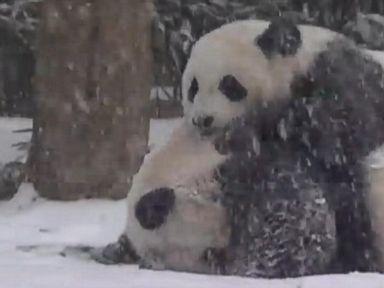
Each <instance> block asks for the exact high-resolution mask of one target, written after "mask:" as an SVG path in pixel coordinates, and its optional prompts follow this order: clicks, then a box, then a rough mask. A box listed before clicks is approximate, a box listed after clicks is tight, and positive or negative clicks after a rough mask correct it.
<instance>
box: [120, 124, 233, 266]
mask: <svg viewBox="0 0 384 288" xmlns="http://www.w3.org/2000/svg"><path fill="white" fill-rule="evenodd" d="M224 160H225V157H224V156H222V155H220V154H218V153H217V152H216V151H215V149H214V147H213V146H212V145H211V144H210V143H209V142H208V141H203V140H201V139H200V138H199V137H198V135H196V134H195V133H193V131H189V128H188V127H185V125H184V124H183V125H181V127H179V128H177V129H176V131H175V132H174V133H173V134H172V136H171V139H170V141H169V142H168V143H167V144H166V145H165V146H164V147H162V148H161V149H159V150H158V151H156V152H155V153H154V155H151V156H150V157H148V159H146V161H145V162H144V164H143V165H142V167H141V169H140V171H139V172H138V173H137V175H136V176H135V177H134V179H133V185H132V188H131V190H130V192H129V193H128V198H127V200H128V219H127V224H126V234H127V236H128V238H129V239H130V240H131V242H132V244H133V246H134V248H135V249H136V251H137V253H138V254H139V255H141V256H144V258H145V259H146V261H149V262H151V264H152V265H155V266H156V265H162V266H164V267H166V268H169V269H176V270H177V269H181V270H188V271H196V272H204V271H205V269H207V267H204V265H203V264H202V263H201V261H200V257H201V256H202V254H203V252H204V250H205V249H206V248H208V247H225V246H226V244H227V240H228V237H229V230H228V225H227V222H226V217H225V211H224V210H223V207H222V206H221V205H220V204H218V203H217V202H215V201H214V200H213V199H214V198H215V194H217V193H220V189H219V187H218V186H217V183H215V182H214V181H213V180H212V179H213V177H212V173H213V170H214V168H215V167H217V166H218V165H219V164H220V163H222V162H223V161H224ZM160 187H170V188H173V189H174V190H175V196H176V202H175V208H174V210H173V211H172V212H171V213H170V215H169V216H168V218H167V223H166V224H165V225H164V226H161V227H160V228H159V229H156V230H144V229H142V227H141V226H140V224H139V223H138V221H137V219H136V217H135V204H136V203H137V201H138V200H139V199H140V198H141V197H142V196H143V195H144V194H146V193H148V192H150V191H151V190H153V189H156V188H160ZM156 268H161V267H159V266H157V267H156Z"/></svg>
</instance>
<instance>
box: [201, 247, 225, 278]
mask: <svg viewBox="0 0 384 288" xmlns="http://www.w3.org/2000/svg"><path fill="white" fill-rule="evenodd" d="M228 260H229V255H228V251H227V250H226V249H224V248H208V249H206V250H205V251H204V253H203V255H202V261H203V262H204V263H206V265H207V266H208V267H209V269H210V271H211V272H212V273H215V274H226V264H227V263H228Z"/></svg>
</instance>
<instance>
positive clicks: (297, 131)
mask: <svg viewBox="0 0 384 288" xmlns="http://www.w3.org/2000/svg"><path fill="white" fill-rule="evenodd" d="M383 87H384V77H383V69H382V66H381V65H380V64H379V63H377V62H376V61H375V60H374V59H373V58H371V57H370V56H369V55H368V54H367V53H365V52H363V51H360V50H359V49H358V48H357V47H355V46H354V45H353V44H352V43H351V42H349V41H348V40H347V39H345V38H344V37H343V36H342V35H339V34H337V33H335V32H331V31H329V30H326V29H323V28H319V27H313V26H305V25H301V26H296V25H295V24H294V23H292V22H291V21H289V20H287V19H282V18H279V19H276V20H274V21H272V22H266V21H258V20H246V21H239V22H234V23H230V24H227V25H224V26H222V27H221V28H219V29H217V30H215V31H213V32H211V33H209V34H207V35H206V36H204V37H202V38H201V39H200V40H199V41H198V42H197V43H196V45H195V46H194V48H193V50H192V53H191V57H190V60H189V62H188V64H187V66H186V70H185V72H184V75H183V106H184V113H185V121H186V122H187V123H189V125H191V126H194V127H195V128H196V129H197V130H198V131H199V132H200V134H201V135H202V136H205V137H212V135H213V137H215V136H214V135H216V134H217V133H219V134H220V131H222V130H223V129H224V130H227V131H226V132H225V133H228V134H229V135H230V136H226V137H221V140H220V141H218V142H219V146H221V147H226V149H222V148H221V149H220V150H227V151H226V153H229V154H230V155H231V156H230V158H231V159H230V160H228V161H226V163H225V164H224V165H221V167H220V169H219V170H220V171H224V172H223V173H220V174H222V176H221V177H220V179H219V182H220V184H221V186H222V190H223V191H222V192H223V195H224V198H225V200H227V201H226V202H227V204H226V205H227V207H226V209H227V210H228V211H230V213H229V219H230V222H231V224H230V225H231V230H232V235H231V245H232V246H234V248H233V249H232V250H239V251H240V252H236V253H235V254H237V255H241V254H243V256H242V257H240V258H241V260H240V261H238V259H237V260H236V261H237V262H239V263H240V264H238V265H235V266H237V267H236V268H233V269H234V270H233V271H235V272H234V273H235V274H238V275H239V274H240V275H254V276H259V275H262V276H267V277H268V276H271V277H275V276H297V275H303V274H307V272H309V273H321V272H326V271H327V272H346V271H377V270H379V271H383V267H384V261H383V260H384V242H383V240H384V237H383V236H384V187H383V186H382V184H384V182H383V181H384V180H383V179H384V170H383V166H382V165H378V166H376V167H375V166H374V165H372V164H373V163H374V162H375V159H377V155H376V154H375V153H376V152H377V151H378V150H380V148H381V149H382V145H383V144H384V129H383V128H384V114H383V111H384V110H383V109H384V98H383V97H384V88H383ZM226 127H227V128H228V127H229V128H228V129H226ZM228 147H229V148H228ZM244 151H246V153H245V152H244ZM250 151H251V152H252V151H253V153H251V152H250ZM249 154H251V155H249ZM375 157H376V158H375ZM298 187H300V189H298ZM303 191H312V192H305V193H309V194H311V193H314V192H313V191H317V192H316V193H315V194H316V195H317V196H315V194H314V195H313V196H308V195H307V196H308V197H309V198H310V199H314V198H318V199H323V200H319V203H320V202H322V201H325V204H324V205H326V206H327V207H324V209H320V210H317V209H315V211H317V212H319V211H321V213H319V214H320V218H321V217H324V215H322V213H323V212H326V210H329V211H328V215H331V217H332V218H333V220H332V219H331V220H330V221H331V222H332V221H333V222H334V227H332V224H330V223H328V220H325V219H324V218H322V219H323V220H322V221H319V223H323V224H324V223H328V224H324V233H325V234H327V235H328V236H329V237H325V238H319V239H320V240H319V241H318V244H319V246H318V249H319V251H320V250H322V249H323V250H324V253H323V258H322V257H318V259H317V260H319V262H316V261H314V260H313V259H311V258H312V257H310V256H308V255H305V253H304V254H303V253H302V252H304V251H303V249H300V245H299V246H298V247H297V245H296V247H294V246H295V245H293V246H290V245H288V244H287V243H289V240H292V241H293V240H294V237H291V238H289V239H284V237H282V239H279V240H281V243H280V244H279V245H278V244H277V242H279V241H276V239H277V237H275V236H273V235H274V233H277V234H279V235H288V234H289V233H292V231H294V230H292V227H293V226H294V225H296V226H300V225H302V223H301V222H300V221H299V220H298V219H293V218H295V216H297V215H295V213H293V214H292V213H291V212H288V210H289V209H292V208H291V206H290V205H294V204H292V203H291V202H289V201H290V199H291V200H292V199H294V201H293V202H294V203H296V202H297V200H298V199H301V197H302V196H300V195H298V194H300V193H303ZM290 197H291V198H290ZM278 199H281V201H283V202H284V199H285V200H287V201H288V202H285V204H282V203H279V202H280V201H278ZM299 202H300V201H299ZM304 202H305V201H304ZM228 203H229V204H228ZM278 203H279V204H278ZM276 205H278V206H279V207H283V208H284V209H283V208H281V210H282V211H284V212H285V213H283V214H282V216H281V217H282V218H284V219H283V221H281V222H282V223H281V224H280V225H277V224H276V223H274V222H275V220H276V218H277V217H278V216H277V214H279V212H278V211H279V209H277V208H276ZM304 206H305V205H304ZM310 206H311V205H310ZM265 207H269V208H268V209H266V208H265ZM312 208H313V207H312ZM312 208H311V209H312ZM303 210H304V211H303V213H305V211H306V210H305V209H303ZM261 211H264V212H261ZM317 212H316V213H317ZM311 213H313V212H311ZM316 213H315V214H316ZM291 214H292V215H291ZM315 214H314V215H315ZM287 215H288V216H287ZM289 215H290V216H292V217H290V216H289ZM263 217H264V218H265V217H267V218H268V219H270V218H272V219H273V220H274V221H272V222H273V223H274V224H271V225H269V224H268V223H269V222H268V221H269V220H265V219H264V220H263V221H261V220H260V219H261V218H263ZM252 218H253V219H252ZM303 218H304V219H306V218H305V217H303ZM261 223H262V224H261ZM274 225H276V227H275V226H274ZM285 225H286V226H287V227H288V228H287V227H286V226H285ZM289 226H291V228H289ZM266 228H268V229H270V234H268V233H266V232H265V229H266ZM310 228H313V227H307V228H306V229H303V230H302V231H301V232H298V233H297V234H296V236H297V237H298V238H299V239H301V240H302V241H303V243H309V246H311V245H312V244H311V240H310V238H311V237H309V236H308V235H311V234H312V233H309V234H308V235H300V234H302V233H303V232H304V233H307V232H309V230H308V229H310ZM285 229H288V230H289V231H290V232H289V231H288V230H285ZM284 230H285V232H284V233H285V234H284V233H282V231H284ZM306 230H308V231H306ZM296 232H297V231H296ZM313 235H316V233H315V234H312V236H313ZM301 236H302V237H301ZM308 237H309V238H308ZM316 237H319V235H317V236H316ZM252 239H263V241H261V242H258V241H256V240H254V241H253V240H252ZM264 239H268V240H264ZM299 239H298V240H299ZM284 240H287V242H285V244H283V243H284ZM301 240H300V241H301ZM313 241H314V242H316V241H317V240H313ZM244 243H247V245H244ZM271 243H272V244H273V243H275V245H272V244H271ZM284 245H285V247H284ZM303 245H304V244H303ZM305 245H306V244H305ZM305 245H304V246H305ZM266 246H267V247H269V248H270V249H267V248H266ZM245 247H246V248H245ZM278 247H279V248H281V249H276V248H278ZM271 248H272V250H273V251H271ZM295 249H297V251H298V253H296V255H290V253H293V254H295V253H294V252H292V251H295ZM263 253H264V254H263ZM279 253H280V254H279ZM262 254H263V255H262ZM235 258H236V257H235ZM321 259H323V260H321ZM311 261H312V262H311ZM309 262H311V263H309ZM320 262H321V263H320ZM311 265H312V268H311V267H310V266H311ZM239 267H240V268H239ZM306 269H307V271H305V270H306Z"/></svg>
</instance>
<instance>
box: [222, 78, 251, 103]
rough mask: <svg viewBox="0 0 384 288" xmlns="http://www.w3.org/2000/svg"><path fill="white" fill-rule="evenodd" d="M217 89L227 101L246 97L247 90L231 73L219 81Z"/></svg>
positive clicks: (235, 100)
mask: <svg viewBox="0 0 384 288" xmlns="http://www.w3.org/2000/svg"><path fill="white" fill-rule="evenodd" d="M219 91H220V92H221V93H223V94H224V95H225V96H226V97H227V98H228V100H229V101H232V102H239V101H241V100H243V99H245V98H246V97H247V94H248V91H247V89H245V87H244V86H243V85H241V83H240V82H239V81H238V80H237V79H236V77H235V76H233V75H225V76H224V77H223V79H221V81H220V83H219Z"/></svg>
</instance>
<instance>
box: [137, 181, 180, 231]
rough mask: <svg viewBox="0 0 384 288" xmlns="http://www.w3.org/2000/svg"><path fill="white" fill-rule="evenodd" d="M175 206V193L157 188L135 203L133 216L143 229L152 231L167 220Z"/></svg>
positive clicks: (169, 189)
mask: <svg viewBox="0 0 384 288" xmlns="http://www.w3.org/2000/svg"><path fill="white" fill-rule="evenodd" d="M174 205H175V192H174V191H173V189H171V188H158V189H155V190H153V191H151V192H149V193H147V194H145V195H144V196H143V197H141V198H140V200H139V201H138V202H137V203H136V206H135V216H136V218H137V220H138V221H139V223H140V225H141V226H142V227H143V228H144V229H148V230H154V229H157V228H159V227H160V226H161V225H162V224H164V223H165V222H166V220H167V216H168V214H169V213H170V212H171V210H172V209H173V207H174Z"/></svg>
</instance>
